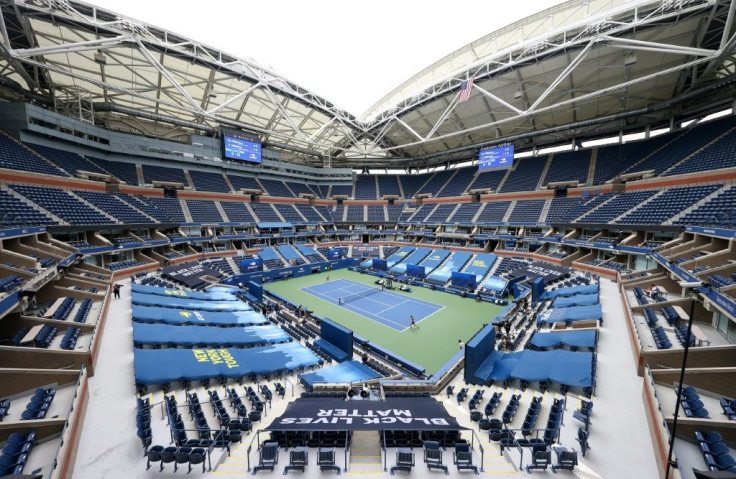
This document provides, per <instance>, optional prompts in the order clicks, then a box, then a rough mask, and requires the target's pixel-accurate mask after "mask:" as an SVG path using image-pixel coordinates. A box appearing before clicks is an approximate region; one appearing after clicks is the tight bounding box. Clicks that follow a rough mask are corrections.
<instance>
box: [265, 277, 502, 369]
mask: <svg viewBox="0 0 736 479" xmlns="http://www.w3.org/2000/svg"><path fill="white" fill-rule="evenodd" d="M327 276H328V274H327V273H320V274H311V275H307V276H300V277H298V278H291V279H288V280H285V281H273V282H271V283H267V284H264V289H266V290H267V291H270V292H272V293H275V294H278V295H280V296H281V297H283V298H286V299H288V300H289V301H291V302H292V303H293V304H296V305H301V306H302V307H304V308H306V309H308V310H310V311H314V313H315V314H316V315H319V316H322V317H325V318H329V319H331V320H333V321H335V322H337V323H339V324H341V325H342V326H345V327H346V328H349V329H351V330H353V331H354V332H355V334H356V335H358V336H360V337H362V338H363V339H366V340H368V341H370V342H371V343H373V344H376V345H379V346H381V347H383V348H386V349H388V350H389V351H392V352H394V353H396V354H398V355H399V356H403V357H404V358H406V359H408V360H410V361H413V362H415V363H417V364H421V365H422V366H424V367H425V368H427V372H429V373H432V372H434V371H436V370H437V369H439V368H440V367H441V366H442V365H443V364H444V363H445V362H446V361H447V360H448V359H450V358H451V357H452V356H453V355H455V353H457V351H458V340H462V341H463V342H467V341H468V339H470V338H471V337H472V336H473V334H475V333H476V332H477V331H478V329H480V328H481V327H482V326H483V324H485V323H488V322H490V321H492V320H493V318H494V317H495V316H496V315H497V314H498V313H499V311H501V310H502V309H503V306H497V305H495V304H490V303H485V302H483V303H478V302H476V301H473V300H472V299H470V298H462V297H460V296H458V295H456V294H448V293H442V292H440V291H432V290H430V289H429V288H420V287H414V288H412V290H413V291H412V292H411V293H403V292H400V291H395V290H394V291H392V292H389V291H384V292H383V293H377V292H375V291H373V292H372V294H370V295H369V296H368V297H367V298H364V299H373V300H376V299H378V300H379V301H380V302H381V303H383V304H378V303H376V302H375V301H364V300H361V299H360V298H358V300H357V301H350V299H349V298H348V301H347V303H346V304H345V306H346V307H343V306H342V305H339V304H338V300H339V298H341V297H342V298H345V297H347V296H350V295H351V294H355V293H358V292H361V291H367V290H369V289H375V287H376V285H375V284H374V282H375V281H376V277H375V276H371V275H367V274H361V273H359V272H356V271H349V270H347V269H339V270H335V271H330V272H329V278H330V281H326V279H327ZM385 295H389V296H388V298H387V297H386V296H385ZM351 303H352V304H351ZM402 304H403V305H402ZM391 306H393V307H391ZM428 306H429V307H428ZM356 307H357V308H360V309H361V310H362V311H359V310H358V309H357V308H356ZM389 308H390V309H389ZM425 308H427V309H425ZM410 315H414V319H416V320H417V322H418V323H419V328H411V329H409V328H408V326H409V316H410ZM386 320H391V321H393V322H394V324H393V325H391V324H390V323H388V321H386ZM387 326H388V327H387Z"/></svg>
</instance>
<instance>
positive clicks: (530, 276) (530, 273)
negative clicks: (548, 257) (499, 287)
mask: <svg viewBox="0 0 736 479" xmlns="http://www.w3.org/2000/svg"><path fill="white" fill-rule="evenodd" d="M568 273H569V269H568V268H565V267H564V266H557V265H553V264H549V263H540V262H539V261H535V262H533V263H531V264H528V265H525V266H524V267H522V268H519V269H515V270H514V271H512V272H510V273H509V278H511V279H513V278H518V277H519V276H526V279H527V281H529V282H530V283H531V282H533V281H534V280H535V279H537V278H539V277H541V278H544V282H545V283H549V282H551V281H555V280H557V279H560V278H562V277H563V276H565V275H566V274H568Z"/></svg>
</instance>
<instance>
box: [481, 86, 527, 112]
mask: <svg viewBox="0 0 736 479" xmlns="http://www.w3.org/2000/svg"><path fill="white" fill-rule="evenodd" d="M473 88H475V89H476V90H478V91H479V92H481V93H482V94H484V95H485V96H487V97H488V98H490V99H491V100H493V101H495V102H497V103H500V104H501V105H503V106H505V107H506V108H508V109H509V110H511V111H514V112H515V113H521V110H519V109H518V108H516V107H515V106H514V105H512V104H511V103H508V102H506V101H505V100H502V99H501V98H499V97H498V96H496V95H494V94H493V93H491V92H489V91H488V90H486V89H485V88H481V87H479V86H478V85H475V84H474V85H473Z"/></svg>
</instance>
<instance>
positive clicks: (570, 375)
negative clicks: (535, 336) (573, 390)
mask: <svg viewBox="0 0 736 479" xmlns="http://www.w3.org/2000/svg"><path fill="white" fill-rule="evenodd" d="M489 360H490V361H492V370H491V373H490V375H489V379H492V380H494V381H505V380H506V379H509V378H512V379H520V380H521V379H523V380H525V381H554V382H556V383H559V384H566V385H568V386H573V387H590V386H592V385H593V377H592V370H593V353H591V352H584V353H581V352H572V351H566V350H564V349H558V350H555V351H530V350H524V351H520V352H517V353H507V354H503V353H500V352H498V351H494V354H492V355H491V356H490V357H489ZM485 365H486V364H485V363H484V366H485Z"/></svg>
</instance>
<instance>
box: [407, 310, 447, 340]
mask: <svg viewBox="0 0 736 479" xmlns="http://www.w3.org/2000/svg"><path fill="white" fill-rule="evenodd" d="M443 309H445V307H444V306H441V307H440V309H438V310H437V311H434V312H432V313H429V314H428V315H427V316H425V317H423V318H422V319H420V320H419V321H417V324H419V323H421V322H422V321H424V320H425V319H427V318H429V317H430V316H432V315H434V314H435V313H439V312H440V311H442V310H443ZM409 328H411V326H407V327H406V328H404V329H402V330H401V332H402V333H403V332H404V331H406V330H407V329H409Z"/></svg>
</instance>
